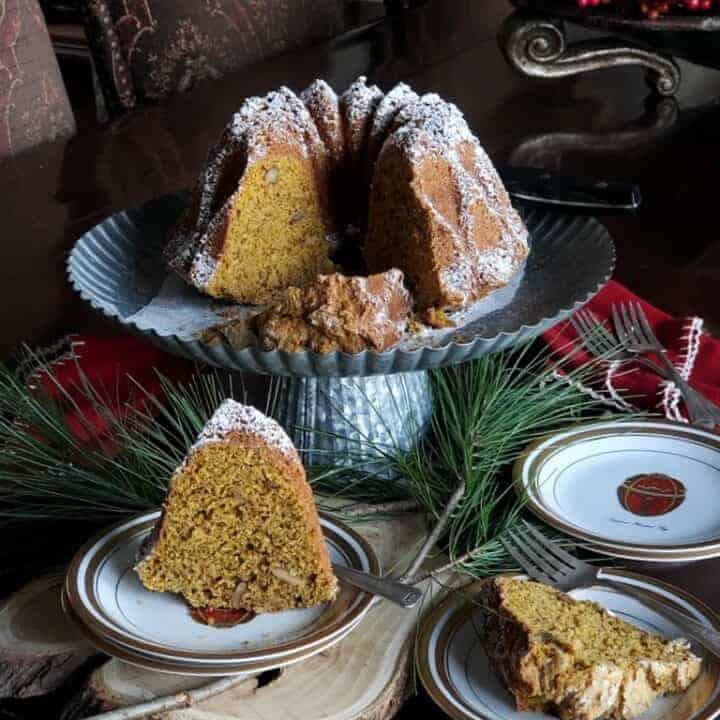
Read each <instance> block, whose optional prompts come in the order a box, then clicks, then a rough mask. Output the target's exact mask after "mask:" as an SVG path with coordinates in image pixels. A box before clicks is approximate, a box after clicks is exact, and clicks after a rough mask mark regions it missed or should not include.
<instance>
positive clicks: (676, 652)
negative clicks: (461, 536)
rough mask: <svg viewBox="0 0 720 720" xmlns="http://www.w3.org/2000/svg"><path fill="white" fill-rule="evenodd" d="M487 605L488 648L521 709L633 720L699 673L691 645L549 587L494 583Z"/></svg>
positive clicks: (489, 584) (483, 599)
mask: <svg viewBox="0 0 720 720" xmlns="http://www.w3.org/2000/svg"><path fill="white" fill-rule="evenodd" d="M480 603H481V606H482V608H483V616H484V622H483V629H482V637H481V640H482V643H483V645H484V647H485V651H486V652H487V655H488V658H489V660H490V664H491V666H492V668H493V670H494V672H495V673H496V674H497V675H498V677H499V678H500V680H501V681H502V682H503V683H504V684H505V686H506V687H507V688H508V690H509V691H510V692H511V693H512V694H513V695H514V696H515V701H516V704H517V708H518V710H531V711H535V712H550V713H553V714H556V715H558V716H559V717H561V718H562V719H563V720H595V718H601V717H602V718H614V719H617V720H627V719H628V718H632V717H635V716H636V715H639V714H640V713H642V712H643V711H644V710H646V709H647V708H648V707H649V705H650V704H651V703H652V701H653V700H654V699H655V698H657V697H659V696H661V695H666V694H669V693H678V692H683V691H684V690H686V689H687V688H688V687H689V686H690V684H691V683H692V682H693V681H694V680H695V679H696V678H697V676H698V675H699V673H700V666H701V660H700V658H699V657H697V656H696V655H694V654H693V653H692V652H691V651H690V648H689V645H688V643H687V641H685V640H672V641H667V640H665V639H663V638H661V637H659V636H658V635H652V634H651V633H647V632H645V631H643V630H641V629H640V628H638V627H636V626H634V625H631V624H630V623H627V622H625V621H623V620H620V619H619V618H617V617H613V616H612V615H610V614H609V613H608V612H607V611H606V610H604V609H603V608H602V607H600V606H599V605H597V604H596V603H593V602H588V601H577V600H574V599H573V598H571V597H570V596H569V595H565V594H564V593H562V592H559V591H558V590H555V589H554V588H551V587H548V586H547V585H542V584H540V583H536V582H530V581H523V580H516V579H512V578H508V577H498V578H493V579H490V580H487V581H486V582H485V583H484V584H483V588H482V590H481V593H480Z"/></svg>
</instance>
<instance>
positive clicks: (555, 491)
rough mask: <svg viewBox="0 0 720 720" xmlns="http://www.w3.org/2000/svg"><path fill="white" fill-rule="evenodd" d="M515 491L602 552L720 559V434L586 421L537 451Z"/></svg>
mask: <svg viewBox="0 0 720 720" xmlns="http://www.w3.org/2000/svg"><path fill="white" fill-rule="evenodd" d="M514 480H515V487H516V490H517V492H518V493H519V494H521V495H523V496H524V497H525V498H526V499H527V506H528V509H530V510H531V511H532V512H533V513H534V514H535V515H537V516H538V517H540V518H541V519H542V520H543V521H544V522H546V523H548V524H549V525H552V526H554V527H556V528H558V529H559V530H562V531H563V532H565V533H567V534H568V535H573V536H575V537H577V538H579V539H581V540H585V541H586V542H589V543H591V544H592V545H593V548H594V549H595V550H597V551H598V552H601V553H604V554H607V555H613V556H616V557H622V558H628V559H637V560H645V561H654V562H688V561H690V560H701V559H706V558H710V557H717V556H720V437H719V436H718V435H715V434H714V433H711V432H707V431H705V430H700V429H698V428H694V427H690V426H688V425H683V424H680V423H672V422H666V421H637V420H631V421H615V422H605V423H588V424H580V425H576V426H574V427H571V428H568V429H567V430H562V431H560V432H557V433H554V434H553V435H551V436H549V437H547V438H544V439H542V440H539V441H537V442H535V443H533V444H532V445H530V446H529V447H528V448H527V449H526V451H525V452H524V453H523V455H522V456H521V457H520V458H519V459H518V461H517V462H516V464H515V468H514Z"/></svg>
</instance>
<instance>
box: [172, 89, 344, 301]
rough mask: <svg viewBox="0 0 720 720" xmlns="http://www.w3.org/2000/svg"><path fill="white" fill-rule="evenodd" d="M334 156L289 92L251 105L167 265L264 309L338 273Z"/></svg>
mask: <svg viewBox="0 0 720 720" xmlns="http://www.w3.org/2000/svg"><path fill="white" fill-rule="evenodd" d="M328 183H329V164H328V157H327V150H326V148H325V145H324V144H323V142H322V140H321V139H320V135H319V132H318V129H317V127H316V125H315V122H314V121H313V119H312V118H311V117H310V114H309V112H308V110H307V108H306V107H305V105H304V104H303V103H302V101H301V100H300V99H299V98H298V97H297V96H296V95H295V94H294V93H293V92H291V91H290V90H288V89H287V88H281V89H280V90H278V91H277V92H271V93H269V94H268V95H267V96H266V97H264V98H250V99H249V100H247V101H246V102H245V103H244V104H243V106H242V108H241V109H240V111H239V112H238V113H237V114H236V115H235V116H234V117H233V120H232V122H231V123H230V125H229V126H228V127H227V128H226V129H225V131H224V133H223V136H222V137H221V139H220V142H219V143H218V145H216V146H215V148H214V149H213V150H212V151H211V153H210V157H209V159H208V162H207V164H206V167H205V169H204V170H203V173H202V175H201V178H200V181H199V182H198V185H197V187H196V188H195V191H194V196H193V201H192V203H191V206H190V209H189V211H188V212H187V213H186V214H185V216H184V217H183V218H182V219H181V220H180V222H179V224H178V226H177V228H176V229H175V231H174V233H173V235H172V236H171V238H170V241H169V243H168V247H167V249H166V258H167V260H168V262H169V264H170V265H171V267H173V268H174V269H175V270H176V271H177V272H178V273H180V274H181V275H182V276H183V277H185V278H186V279H187V280H188V281H189V282H190V283H191V284H192V285H194V286H196V287H197V288H198V289H200V290H202V291H203V292H205V293H207V294H208V295H212V296H213V297H218V298H230V299H233V300H236V301H238V302H243V303H260V302H264V301H266V300H268V299H270V298H272V297H273V295H274V294H276V293H277V292H278V291H279V290H282V289H284V288H286V287H288V286H289V285H300V284H303V283H305V282H307V281H309V280H311V279H313V278H314V277H315V276H316V275H317V274H318V273H320V272H329V271H331V270H332V269H333V268H334V265H333V263H332V262H331V261H330V259H329V252H330V247H329V244H328V236H329V235H330V234H331V233H332V232H334V229H335V225H334V220H333V215H332V212H331V208H330V207H329V204H330V199H329V184H328Z"/></svg>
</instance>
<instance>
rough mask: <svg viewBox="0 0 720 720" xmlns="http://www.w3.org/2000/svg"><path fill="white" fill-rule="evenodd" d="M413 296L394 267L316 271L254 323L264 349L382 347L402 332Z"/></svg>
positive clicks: (317, 349)
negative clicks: (357, 272) (360, 272)
mask: <svg viewBox="0 0 720 720" xmlns="http://www.w3.org/2000/svg"><path fill="white" fill-rule="evenodd" d="M411 309H412V302H411V299H410V294H409V293H408V292H407V290H406V289H405V286H404V285H403V274H402V273H401V272H400V271H399V270H390V271H388V272H386V273H382V274H378V275H371V276H369V277H347V276H345V275H340V274H334V275H321V276H319V277H318V278H317V280H316V281H315V282H314V283H311V284H310V285H307V286H306V287H304V288H289V289H288V290H287V291H286V293H285V295H284V296H283V298H282V299H281V300H280V301H279V302H277V303H276V304H275V305H273V306H272V307H271V308H270V309H268V310H267V311H265V312H264V313H261V314H260V315H259V316H258V317H257V319H256V321H255V328H256V331H257V334H258V336H259V338H260V341H261V344H262V346H263V347H264V348H266V349H281V350H286V351H288V352H296V351H297V350H301V349H310V350H314V351H315V352H331V351H334V350H341V351H343V352H349V353H356V352H360V351H362V350H365V349H372V350H376V351H378V352H382V351H383V350H386V349H387V348H389V347H391V346H392V345H394V344H395V343H396V342H397V341H398V340H399V339H400V338H401V337H402V336H403V334H404V333H405V330H406V328H407V321H408V316H409V314H410V311H411Z"/></svg>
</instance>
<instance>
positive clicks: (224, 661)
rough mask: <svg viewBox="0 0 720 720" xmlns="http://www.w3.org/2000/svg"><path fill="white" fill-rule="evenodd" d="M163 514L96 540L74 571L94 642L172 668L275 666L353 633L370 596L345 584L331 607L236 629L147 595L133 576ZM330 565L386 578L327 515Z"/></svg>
mask: <svg viewBox="0 0 720 720" xmlns="http://www.w3.org/2000/svg"><path fill="white" fill-rule="evenodd" d="M158 517H159V512H151V513H146V514H144V515H141V516H139V517H136V518H133V519H131V520H127V521H124V522H121V523H118V524H117V525H115V526H113V527H111V528H109V529H107V530H105V531H104V532H102V533H101V534H100V535H98V536H96V537H95V538H93V539H92V540H90V541H89V542H88V543H86V545H85V546H84V547H83V548H81V549H80V550H79V551H78V553H77V554H76V556H75V558H74V559H73V562H72V563H71V565H70V568H69V570H68V573H67V576H66V581H65V592H66V595H67V601H68V605H69V607H70V608H71V609H72V611H73V613H74V615H75V616H76V617H77V619H78V620H79V621H80V622H81V623H82V625H84V626H85V627H87V628H88V630H89V632H91V633H92V634H93V635H94V636H96V637H99V638H103V639H104V640H105V641H107V642H110V643H112V644H113V645H115V646H119V647H122V648H126V649H127V650H128V651H130V652H132V653H136V654H138V655H139V656H141V657H154V658H156V659H157V660H158V661H165V662H168V663H194V664H218V665H220V666H223V667H225V666H226V665H233V666H234V665H238V664H240V663H258V662H263V663H264V662H266V661H271V662H276V661H278V660H279V659H281V658H283V657H284V656H291V655H296V654H298V653H301V652H305V651H307V650H312V649H315V648H319V649H322V648H323V647H324V646H326V645H327V644H328V643H329V642H331V641H333V640H334V639H337V638H339V637H341V636H342V635H344V634H345V632H346V631H348V630H349V629H351V628H352V627H354V626H355V625H356V624H357V623H358V622H359V620H361V619H362V617H363V616H364V614H365V613H366V612H367V610H368V608H369V606H370V603H371V601H372V597H371V596H369V595H367V594H366V593H363V592H361V591H359V590H356V589H355V588H352V587H350V586H348V585H346V584H344V583H341V584H340V592H339V594H338V597H337V598H336V600H335V601H334V602H333V603H326V604H324V605H319V606H317V607H314V608H304V609H297V610H288V611H285V612H277V613H265V614H260V615H258V616H257V617H255V618H254V619H253V620H251V621H250V622H248V623H244V624H241V625H236V626H234V627H230V628H227V627H224V628H221V627H210V626H207V625H204V624H201V623H199V622H197V621H195V620H194V619H193V618H192V617H191V615H190V611H189V607H188V605H187V604H186V603H185V601H184V600H183V599H182V598H181V597H179V596H177V595H174V594H171V593H155V592H150V591H148V590H146V589H145V588H144V587H143V586H142V585H141V584H140V581H139V579H138V578H137V575H136V574H135V572H134V571H133V566H134V564H135V562H136V557H137V553H138V550H139V548H140V546H141V544H142V542H143V541H144V539H145V538H146V537H147V535H148V533H149V532H150V531H151V530H152V528H153V526H154V524H155V522H156V520H157V519H158ZM321 526H322V529H323V533H324V535H325V540H326V543H327V546H328V550H329V552H330V558H331V560H332V562H335V563H340V564H343V565H346V566H348V567H352V568H356V569H358V570H364V571H365V572H370V573H374V574H379V573H380V565H379V561H378V559H377V556H376V555H375V553H374V551H373V550H372V548H371V547H370V546H369V545H368V543H367V542H366V541H365V540H364V539H363V538H362V537H360V536H359V535H358V534H357V533H355V532H354V531H353V530H352V529H351V528H349V527H348V526H346V525H345V524H343V523H341V522H339V521H338V520H336V519H334V518H332V517H330V516H327V515H321Z"/></svg>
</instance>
